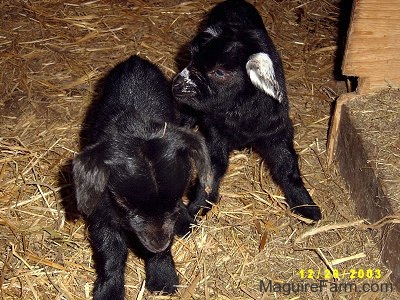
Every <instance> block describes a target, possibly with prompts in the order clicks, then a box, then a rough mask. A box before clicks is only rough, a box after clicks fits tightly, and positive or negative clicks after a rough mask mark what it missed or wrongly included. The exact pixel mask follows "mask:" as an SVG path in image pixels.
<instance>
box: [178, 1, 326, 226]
mask: <svg viewBox="0 0 400 300" xmlns="http://www.w3.org/2000/svg"><path fill="white" fill-rule="evenodd" d="M190 50H191V61H190V62H189V65H188V66H187V67H186V68H185V69H184V70H183V71H182V72H181V73H180V74H178V75H177V76H176V77H175V79H174V82H173V93H174V96H175V98H176V99H177V100H178V102H180V103H181V105H182V109H183V110H185V111H186V114H187V118H186V119H187V124H189V125H194V124H197V125H198V126H199V128H200V131H201V132H202V133H203V135H204V136H205V139H206V143H207V146H208V151H209V152H210V156H211V163H212V166H213V175H214V182H213V184H212V187H211V193H210V197H209V198H208V199H209V200H210V201H211V202H216V201H217V200H218V187H219V184H220V180H221V178H222V177H223V175H224V174H225V172H226V169H227V165H228V155H229V153H230V152H231V151H232V150H234V149H240V148H244V147H252V148H253V149H255V150H256V151H257V152H258V153H259V154H260V155H261V156H262V158H263V159H264V160H265V161H266V163H267V164H268V166H269V168H270V170H271V174H272V176H273V178H274V179H275V181H276V182H277V183H278V184H279V185H280V186H281V187H282V189H283V191H284V193H285V197H286V201H287V203H288V204H289V206H290V207H291V208H292V209H293V210H294V211H295V212H297V213H299V214H301V215H303V216H305V217H307V218H310V219H313V220H319V219H320V218H321V211H320V209H319V208H318V207H317V206H316V205H315V203H314V202H313V201H312V199H311V197H310V195H309V193H308V192H307V190H306V188H305V187H304V184H303V181H302V179H301V177H300V171H299V167H298V161H297V154H296V152H295V150H294V147H293V126H292V124H291V121H290V119H289V113H288V110H289V108H288V97H287V93H286V86H285V78H284V72H283V67H282V62H281V59H280V57H279V54H278V52H277V50H276V49H275V46H274V44H273V43H272V40H271V39H270V37H269V36H268V33H267V31H266V29H265V26H264V24H263V21H262V19H261V17H260V15H259V13H258V12H257V10H256V9H255V8H254V7H253V6H252V5H251V4H249V3H247V2H246V1H244V0H228V1H225V2H222V3H220V4H218V5H217V6H216V7H214V8H213V9H212V10H211V12H210V14H209V15H208V18H207V20H206V22H205V28H204V30H203V31H201V32H200V33H199V34H197V35H196V36H195V37H194V39H193V40H192V43H191V49H190ZM202 193H203V192H202V191H201V190H200V192H199V193H198V195H197V198H196V199H195V201H193V202H191V203H190V205H189V211H190V213H191V214H192V215H195V214H197V213H198V211H199V210H200V209H202V208H203V213H205V212H206V211H207V210H208V209H209V204H208V203H207V202H206V201H205V199H206V198H207V197H206V196H204V195H202Z"/></svg>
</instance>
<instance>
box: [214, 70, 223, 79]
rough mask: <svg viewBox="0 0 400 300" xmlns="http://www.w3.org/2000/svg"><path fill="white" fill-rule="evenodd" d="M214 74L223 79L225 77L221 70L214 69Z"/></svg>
mask: <svg viewBox="0 0 400 300" xmlns="http://www.w3.org/2000/svg"><path fill="white" fill-rule="evenodd" d="M214 74H215V75H216V76H217V77H224V76H225V75H226V72H225V71H224V70H222V69H216V70H214Z"/></svg>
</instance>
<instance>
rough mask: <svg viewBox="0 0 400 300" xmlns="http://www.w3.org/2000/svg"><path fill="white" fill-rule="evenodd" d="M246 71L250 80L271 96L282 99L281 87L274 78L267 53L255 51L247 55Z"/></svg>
mask: <svg viewBox="0 0 400 300" xmlns="http://www.w3.org/2000/svg"><path fill="white" fill-rule="evenodd" d="M246 71H247V74H248V75H249V77H250V81H251V82H252V83H253V84H254V85H255V86H256V87H257V88H258V89H260V90H261V91H263V92H264V93H266V94H267V95H269V96H271V97H272V98H274V99H276V100H278V101H279V102H282V101H283V93H282V89H281V87H280V86H279V82H278V81H277V80H276V76H275V70H274V63H273V61H272V60H271V58H270V57H269V55H268V54H267V53H263V52H260V53H256V54H253V55H251V56H250V57H249V59H248V61H247V63H246Z"/></svg>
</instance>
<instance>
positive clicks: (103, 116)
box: [73, 56, 211, 300]
mask: <svg viewBox="0 0 400 300" xmlns="http://www.w3.org/2000/svg"><path fill="white" fill-rule="evenodd" d="M103 90H104V91H103V93H102V96H101V97H100V98H99V100H98V101H97V102H95V103H94V104H93V106H92V109H91V110H90V111H89V113H88V115H87V118H86V122H85V124H84V126H85V127H84V129H83V131H82V143H83V144H85V146H84V147H83V150H82V152H81V153H80V154H78V155H77V156H76V157H75V159H74V161H73V176H74V183H75V190H76V199H77V205H78V209H79V211H80V212H82V213H83V214H84V215H85V216H86V221H87V228H88V232H89V238H90V241H91V244H92V248H93V258H94V261H95V268H96V272H97V279H96V282H95V287H94V291H93V298H94V299H114V300H116V299H123V298H124V269H125V262H126V258H127V253H128V248H133V250H135V251H136V252H137V254H138V255H140V256H141V257H142V258H143V259H144V261H145V271H146V287H147V288H148V289H149V290H150V291H163V292H167V293H172V292H174V291H175V290H176V287H175V285H176V284H178V277H177V274H176V270H175V266H174V261H173V258H172V256H171V251H170V248H171V242H172V239H173V237H174V233H176V232H185V231H187V229H188V226H189V224H190V223H192V222H193V218H192V217H191V216H190V215H189V213H188V211H187V208H186V206H185V205H183V204H182V201H181V198H182V196H183V194H184V192H185V189H186V187H187V185H188V182H189V180H190V178H191V177H192V173H193V172H194V169H196V171H197V175H198V181H199V182H200V185H202V186H203V187H204V189H206V188H207V187H209V186H210V182H211V175H210V174H211V167H210V161H209V157H208V152H207V148H206V146H205V143H204V141H203V139H202V138H201V137H200V136H199V135H197V134H194V133H192V131H191V130H189V129H183V128H180V127H178V126H177V124H179V119H178V114H177V111H176V110H175V105H174V100H173V97H172V93H171V89H170V85H169V83H168V82H167V80H166V79H165V77H164V76H163V74H162V73H161V71H160V70H159V69H158V68H157V67H156V66H154V65H153V64H151V63H150V62H148V61H146V60H143V59H141V58H139V57H137V56H132V57H131V58H129V59H128V60H126V61H125V62H122V63H120V64H119V65H117V66H116V67H115V68H114V69H113V70H111V72H110V73H109V74H108V75H107V76H106V77H105V80H104V84H103ZM192 162H194V165H195V166H192Z"/></svg>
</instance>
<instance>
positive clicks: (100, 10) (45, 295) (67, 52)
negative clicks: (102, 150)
mask: <svg viewBox="0 0 400 300" xmlns="http://www.w3.org/2000/svg"><path fill="white" fill-rule="evenodd" d="M214 2H215V1H187V2H183V1H177V0H170V1H144V0H142V1H140V0H139V1H136V0H135V1H134V0H130V1H117V0H114V1H111V0H110V1H77V0H70V1H56V0H54V1H36V0H30V1H22V0H21V1H2V2H1V3H0V14H1V17H0V24H1V25H0V49H1V51H0V68H1V72H0V76H1V78H0V85H1V86H0V95H1V97H0V112H1V113H0V116H1V129H0V130H1V132H0V133H1V134H0V150H1V156H0V272H1V273H0V285H1V297H2V298H3V299H17V298H20V299H87V298H90V295H91V290H92V287H93V281H94V279H95V273H94V268H93V262H92V260H91V249H90V246H89V243H88V240H87V237H86V232H85V225H84V222H83V220H82V218H80V217H79V215H78V214H77V213H76V210H75V209H74V206H73V191H72V187H71V174H70V162H71V159H72V158H73V156H74V154H75V153H76V152H77V151H79V140H78V136H79V130H80V126H81V122H82V120H83V117H84V114H85V110H86V108H87V107H88V105H89V104H90V102H91V100H92V99H93V96H94V93H95V86H96V82H97V80H98V79H99V78H101V77H102V76H103V75H104V74H105V72H106V71H107V70H109V69H110V68H111V67H112V66H113V65H115V64H116V63H117V62H119V61H121V60H123V59H125V58H127V57H128V56H130V55H131V54H135V53H137V54H139V55H141V56H143V57H147V58H148V59H150V60H151V61H153V62H155V63H156V64H157V65H159V66H160V67H161V69H162V70H163V72H165V74H166V75H167V76H168V77H170V78H171V77H172V76H173V75H174V74H175V73H176V72H177V71H178V70H179V69H180V68H181V67H182V66H183V65H184V64H185V62H186V60H187V53H186V52H185V49H186V48H185V45H186V43H187V42H188V41H189V40H190V38H191V37H192V36H193V35H194V34H195V32H196V30H197V27H198V24H199V22H200V20H201V18H202V17H203V16H204V14H205V12H206V11H207V10H208V9H209V8H210V7H211V6H212V5H213V3H214ZM255 5H256V7H257V8H258V9H259V11H260V13H261V15H262V17H263V19H264V21H265V24H266V26H267V27H268V29H269V31H270V34H271V37H272V39H273V40H274V41H275V43H276V45H277V47H278V49H279V51H280V52H281V55H282V58H283V61H284V66H285V72H286V77H287V84H288V91H289V98H290V101H291V117H292V120H293V123H294V126H295V130H296V136H295V147H296V149H297V151H298V153H299V155H300V165H301V170H302V173H303V178H304V181H305V182H306V186H307V188H309V190H310V193H311V194H312V196H313V198H314V200H315V201H316V202H317V203H318V204H319V205H320V206H321V207H322V209H323V214H324V219H323V221H321V222H320V223H318V224H316V225H307V224H306V223H304V222H302V221H301V220H300V219H299V217H297V216H294V215H291V214H289V213H288V211H287V207H286V205H285V202H284V200H283V197H282V192H281V191H280V190H279V188H278V187H277V186H276V185H275V184H274V183H273V182H272V180H271V178H270V176H269V175H268V170H266V169H265V168H264V165H263V162H262V161H261V160H260V158H259V157H258V156H257V155H256V154H254V153H253V152H252V150H251V149H248V150H245V151H241V152H234V153H233V154H232V156H231V159H230V167H229V172H228V174H227V175H226V177H225V180H224V182H223V185H222V187H221V196H222V199H221V201H220V202H219V204H218V205H217V206H216V207H215V208H214V209H213V210H212V211H211V212H210V213H209V214H208V215H207V216H206V217H205V218H204V219H202V220H201V221H200V222H199V226H198V227H197V228H195V229H194V232H193V233H192V234H191V235H190V236H188V237H185V238H182V239H176V241H175V244H174V247H173V253H174V258H175V261H176V265H177V269H178V273H179V276H180V282H181V286H180V288H179V290H178V293H177V295H175V296H165V295H164V296H163V295H151V294H149V293H148V292H147V291H145V290H144V288H143V287H144V284H143V280H144V270H143V263H142V261H140V260H139V259H137V258H136V257H135V256H133V255H130V256H129V259H128V263H127V269H126V290H127V297H128V298H129V299H169V298H171V299H273V298H274V299H275V298H277V299H288V298H293V297H294V298H293V299H322V298H324V299H383V298H384V297H386V299H398V295H397V294H396V292H394V291H393V292H386V293H362V292H354V291H342V292H340V293H335V292H331V291H329V289H328V290H326V289H325V290H323V291H322V292H319V291H318V292H310V291H306V292H302V293H300V294H291V295H284V294H283V293H282V292H281V293H279V292H276V293H270V292H261V291H260V290H259V283H260V280H264V281H265V282H267V281H268V280H272V281H273V282H275V283H285V282H309V283H312V282H315V280H311V279H301V278H300V273H299V272H300V271H301V270H302V269H303V270H307V269H313V270H315V271H316V272H317V271H318V270H319V269H320V270H321V272H324V271H325V270H330V269H334V268H336V269H338V270H339V271H340V274H341V276H342V275H343V278H342V279H340V280H341V281H342V282H349V281H350V279H348V278H349V277H348V274H349V270H350V269H351V268H354V269H357V270H358V269H364V270H366V269H368V268H371V269H374V270H375V269H380V270H381V271H382V277H381V278H380V279H366V278H363V279H355V280H353V281H352V282H354V283H356V284H357V285H358V286H360V285H362V284H363V283H365V282H375V283H381V282H383V283H388V282H390V281H389V279H388V276H389V275H390V271H389V270H387V269H386V268H385V267H384V265H383V264H382V262H381V260H380V249H379V248H378V247H377V246H376V243H375V240H374V237H376V238H384V232H382V231H381V229H380V226H379V224H378V225H376V226H371V225H368V224H367V222H365V221H363V220H359V218H358V217H357V216H356V215H355V214H354V207H353V205H352V202H351V200H350V198H349V194H348V192H347V190H346V187H345V185H344V184H343V183H342V182H341V180H340V178H339V177H338V175H337V174H336V170H335V169H334V168H332V167H331V168H328V167H327V163H326V157H325V150H326V149H325V147H326V146H325V145H326V138H327V128H328V122H329V119H330V113H331V112H330V111H331V106H332V103H333V101H334V100H335V98H336V97H337V96H338V95H340V94H341V93H343V92H345V91H346V84H345V83H344V82H339V81H335V79H334V74H333V70H334V69H335V53H336V51H337V49H338V44H337V38H338V35H339V33H338V29H337V28H338V26H337V25H338V21H339V11H340V2H338V1H335V0H322V1H310V0H296V1H295V0H269V1H257V2H256V3H255ZM71 203H72V204H71ZM328 273H329V272H328ZM329 281H332V280H331V279H330V280H329Z"/></svg>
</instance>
